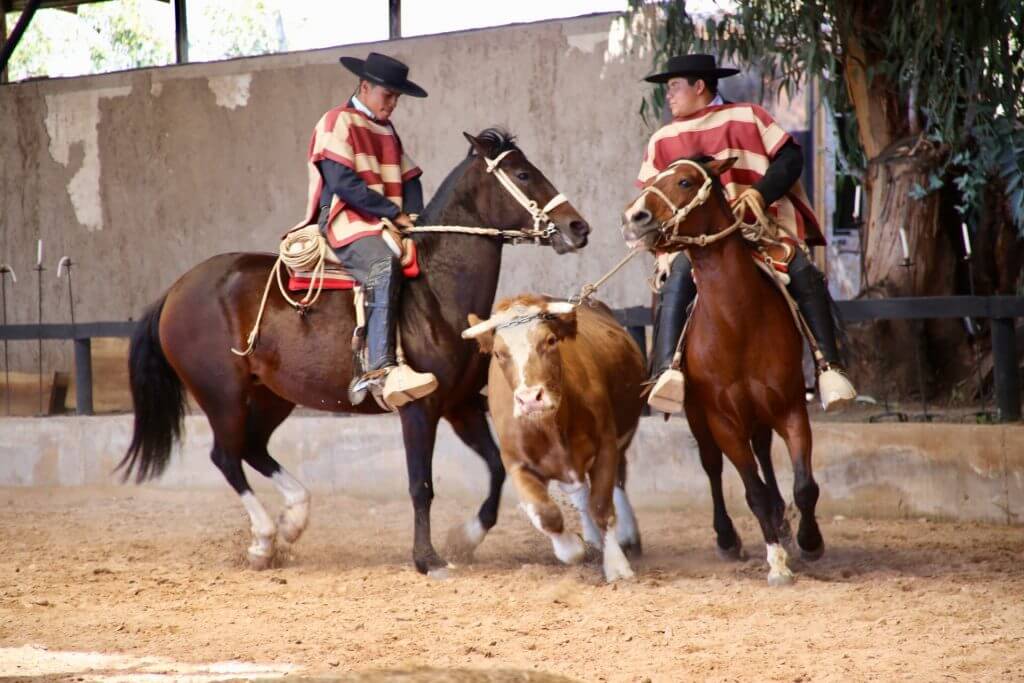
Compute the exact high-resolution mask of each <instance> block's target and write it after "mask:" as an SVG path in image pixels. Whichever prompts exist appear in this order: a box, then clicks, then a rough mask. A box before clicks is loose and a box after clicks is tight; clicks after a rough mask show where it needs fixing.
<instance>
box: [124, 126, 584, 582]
mask: <svg viewBox="0 0 1024 683" xmlns="http://www.w3.org/2000/svg"><path fill="white" fill-rule="evenodd" d="M463 135H465V136H466V139H467V140H469V142H470V149H469V152H468V153H467V155H466V157H465V158H464V159H463V160H462V161H461V162H460V163H459V164H458V165H457V166H456V167H455V169H454V170H452V171H451V172H450V173H449V174H448V176H447V177H446V178H445V180H444V181H443V182H442V184H441V186H440V187H439V189H438V191H437V193H436V194H435V196H434V197H433V198H432V200H431V201H430V203H429V204H428V206H427V207H426V209H425V210H424V212H423V215H422V216H421V218H420V221H419V222H420V223H421V224H423V225H435V226H437V225H449V226H466V227H474V226H480V227H488V228H492V229H493V230H491V231H490V234H489V235H481V234H466V232H465V231H463V232H462V233H418V234H414V235H413V238H414V240H415V242H416V246H417V251H418V254H419V263H420V266H421V270H422V274H421V275H420V276H419V277H418V278H416V279H412V280H408V281H407V282H406V283H405V286H404V288H403V293H402V300H401V310H400V314H399V325H400V328H399V329H400V330H401V331H402V344H403V347H404V353H405V357H406V359H407V360H408V362H409V364H410V365H411V366H412V367H414V368H416V369H417V370H420V371H422V372H432V373H434V375H435V376H436V378H437V381H438V387H437V389H436V391H434V393H432V394H430V395H429V396H426V397H424V398H422V399H419V400H416V401H413V402H411V403H408V404H406V405H404V406H402V407H401V408H399V409H398V414H399V418H400V421H401V426H402V438H403V441H404V445H405V454H406V465H407V470H408V477H409V480H408V481H409V495H410V497H411V499H412V505H413V511H414V515H413V518H414V529H415V530H414V540H413V550H412V556H413V562H414V564H415V566H416V569H417V570H418V571H419V572H420V573H424V574H426V573H428V572H434V571H437V572H443V571H445V568H446V567H447V566H448V563H447V562H446V561H445V560H444V559H443V558H442V557H441V555H439V554H438V552H437V551H436V550H435V549H434V546H433V544H432V542H431V533H430V506H431V501H432V500H433V497H434V488H433V477H432V471H431V466H432V460H433V451H434V441H435V438H436V434H437V426H438V422H439V421H440V419H441V418H444V419H446V420H447V421H448V422H449V423H450V424H451V426H452V428H453V429H454V431H455V433H456V434H457V435H458V437H459V438H460V439H461V440H462V441H463V443H465V444H466V445H467V446H469V447H470V448H471V449H472V450H473V451H474V452H476V453H477V454H478V455H479V456H480V457H481V458H483V460H484V461H485V462H486V464H487V468H488V471H489V474H490V488H489V491H488V495H487V498H486V499H485V500H484V502H483V504H482V505H481V506H480V508H479V511H478V513H477V514H476V516H475V517H473V518H471V519H470V520H469V521H468V522H467V523H466V524H464V525H463V526H462V527H461V533H458V534H455V535H454V538H455V540H456V541H459V543H457V544H456V548H457V549H459V550H461V551H463V552H467V551H468V552H471V550H472V548H474V547H476V545H478V544H479V543H480V542H481V541H482V540H483V537H484V536H485V535H486V533H487V531H488V530H489V529H491V528H492V527H493V526H494V524H495V523H496V521H497V516H498V507H499V502H500V498H501V489H502V485H503V483H504V481H505V470H504V468H503V466H502V463H501V457H500V454H499V451H498V447H497V446H496V445H495V442H494V438H493V437H492V435H491V432H490V429H489V428H488V425H487V419H486V416H485V411H486V402H485V401H484V399H483V397H482V396H481V395H480V390H481V389H482V388H483V386H484V384H485V382H486V380H487V359H486V357H483V356H481V355H480V354H479V353H478V352H477V349H476V344H475V343H474V342H471V341H465V340H463V339H462V338H461V336H460V335H461V333H462V331H463V330H464V329H466V327H467V317H468V316H469V315H470V314H474V315H477V316H482V317H486V316H487V315H489V314H490V311H491V305H492V304H493V302H494V296H495V291H496V289H497V285H498V274H499V270H500V266H501V254H502V243H503V242H504V241H505V240H506V238H507V239H509V240H511V239H512V235H513V234H515V233H519V235H520V237H521V235H522V234H523V229H524V227H525V228H536V226H537V224H538V223H537V221H538V220H540V219H541V218H543V219H545V220H547V221H548V227H547V229H546V230H542V231H538V230H534V233H535V234H541V233H543V236H541V237H537V238H536V241H537V242H538V243H541V244H546V245H550V246H551V247H552V248H553V249H554V250H555V252H556V253H559V254H562V253H567V252H569V251H575V250H578V249H581V248H583V247H584V246H586V243H587V235H588V234H589V232H590V227H589V225H588V224H587V222H586V221H585V220H583V218H582V217H581V216H580V214H579V213H578V212H577V211H576V209H575V208H574V207H573V206H572V204H571V203H569V202H567V201H564V197H562V195H561V194H560V193H559V192H558V190H556V189H555V187H554V186H553V185H552V184H551V182H550V181H549V180H548V179H547V178H546V177H545V175H544V174H543V173H542V172H541V171H540V170H538V169H537V168H536V167H535V166H534V165H533V164H532V163H530V161H529V160H528V159H527V157H526V155H525V154H524V153H523V152H522V150H520V149H519V147H518V145H517V144H516V142H515V138H514V137H513V136H512V135H511V134H509V133H508V132H506V131H503V130H500V129H495V128H488V129H486V130H484V131H482V132H481V133H480V134H479V135H477V136H475V137H474V136H472V135H469V134H468V133H463ZM496 169H497V170H496ZM499 176H501V177H499ZM498 181H501V184H499V182H498ZM509 183H511V186H506V185H507V184H509ZM516 190H518V193H517V192H516ZM517 194H518V196H516V195H517ZM555 204H557V206H555ZM538 206H544V207H545V208H548V207H549V206H554V208H553V209H551V210H550V213H546V212H545V211H544V210H542V209H538V208H537V207H538ZM484 232H487V231H484ZM274 263H275V257H274V256H272V255H270V254H260V253H227V254H220V255H217V256H214V257H212V258H210V259H208V260H207V261H205V262H203V263H201V264H199V265H197V266H195V267H194V268H192V269H191V270H190V271H188V272H186V273H185V274H184V275H182V276H181V277H180V278H179V279H178V280H177V282H175V283H174V284H173V285H171V287H170V288H169V289H168V290H167V291H166V293H165V294H164V295H163V296H161V297H160V298H159V299H158V300H157V301H156V302H155V303H154V304H153V305H152V306H151V307H150V308H149V309H148V311H147V312H146V313H145V315H144V317H143V318H142V319H141V320H140V321H139V324H138V327H137V328H136V331H135V333H134V335H133V337H132V340H131V345H130V350H129V369H130V384H131V393H132V403H133V405H134V409H135V420H134V430H133V435H132V440H131V444H130V446H129V448H128V450H127V452H126V453H125V456H124V458H123V459H122V460H121V462H120V464H119V465H118V468H119V469H121V470H122V471H123V476H124V478H125V479H128V478H129V477H130V476H131V475H132V472H133V471H134V473H135V478H136V481H137V482H140V483H141V482H143V481H145V480H147V479H152V478H154V477H158V476H159V475H160V474H161V473H162V472H163V471H164V469H165V468H166V466H167V463H168V461H169V459H170V455H171V451H172V448H173V445H174V443H175V442H176V441H177V440H178V439H179V437H180V434H181V428H182V420H183V417H184V412H185V395H184V390H185V389H187V390H188V391H189V392H190V393H191V394H192V396H193V397H194V398H195V401H196V403H198V405H199V407H200V408H201V409H202V411H203V412H204V413H205V414H206V417H207V419H208V420H209V423H210V427H211V428H212V431H213V448H212V450H211V452H210V457H211V459H212V460H213V463H214V465H216V466H217V468H219V469H220V471H221V472H222V473H223V475H224V477H225V479H226V480H227V482H228V484H230V486H231V487H232V488H233V489H234V490H235V492H236V493H237V494H238V495H239V497H240V498H241V501H242V504H243V505H244V507H245V509H246V511H247V512H248V514H249V517H250V519H251V522H252V544H251V545H250V546H249V548H248V559H249V563H250V565H251V566H252V567H253V568H256V569H261V568H265V567H267V566H269V565H270V564H271V561H272V559H273V557H274V553H275V546H276V534H277V533H280V537H281V539H282V540H283V541H285V542H287V543H294V542H295V541H296V540H298V538H299V536H300V535H301V534H302V532H303V530H304V529H305V527H306V525H307V523H308V515H309V492H308V490H307V489H306V487H305V486H303V484H301V483H300V482H299V481H298V480H297V479H296V478H295V477H294V476H292V475H291V474H290V473H289V472H287V471H286V470H285V469H284V468H283V467H281V465H280V464H279V463H278V462H277V461H276V460H275V459H274V458H273V457H271V455H270V453H269V452H268V451H267V442H268V440H269V439H270V436H271V434H272V433H273V432H274V430H275V429H276V428H277V427H278V425H280V424H281V423H282V422H283V421H284V420H285V418H287V417H288V415H289V414H290V413H291V412H292V410H293V408H294V407H295V406H296V405H302V406H306V407H309V408H315V409H319V410H326V411H330V412H336V413H365V414H374V413H381V412H385V411H384V409H383V408H381V407H379V406H378V405H377V404H376V403H375V402H374V401H372V400H368V401H364V402H362V403H360V404H359V405H352V403H351V402H350V400H349V396H348V385H349V382H350V380H351V378H352V374H353V358H352V351H351V345H350V339H351V338H352V333H353V329H354V327H355V325H356V320H355V308H354V305H353V294H352V292H350V291H335V292H325V293H324V295H323V296H321V297H320V298H319V300H318V301H317V303H316V305H315V306H314V307H312V308H309V309H306V310H303V311H302V315H296V311H295V309H293V308H292V307H291V306H290V305H289V304H288V303H287V302H286V301H285V299H284V297H282V295H281V293H280V292H279V291H278V290H277V289H276V288H271V290H270V293H269V296H268V299H267V302H266V309H265V312H264V314H263V319H262V322H261V327H260V331H259V337H258V340H257V342H256V345H255V348H254V350H253V352H252V353H251V354H250V355H248V356H239V355H236V354H233V353H232V352H231V348H232V347H239V348H241V346H244V344H241V346H240V343H241V342H242V341H243V340H244V339H245V338H246V334H247V332H248V330H249V329H250V328H251V327H252V325H253V322H254V320H255V318H256V316H257V312H258V310H259V308H260V300H261V297H262V293H263V289H264V285H265V283H266V281H267V276H268V273H270V272H271V268H272V267H273V266H274ZM243 461H244V462H246V463H248V464H249V465H250V466H251V467H252V468H253V469H255V470H256V471H257V472H259V473H260V474H261V475H263V476H264V477H268V478H270V479H271V481H272V482H273V483H274V485H275V487H276V488H277V489H278V491H279V492H280V494H281V495H282V496H283V498H284V503H285V507H284V510H283V512H282V514H281V516H280V518H279V520H278V522H277V523H276V524H275V522H274V520H273V519H272V518H271V517H270V515H269V514H268V513H267V512H266V510H265V509H264V507H263V505H262V503H261V502H260V501H259V499H258V498H257V497H256V495H255V494H254V493H253V491H252V489H251V488H250V487H249V484H248V482H247V480H246V477H245V474H244V472H243V471H242V463H243ZM460 536H461V538H460Z"/></svg>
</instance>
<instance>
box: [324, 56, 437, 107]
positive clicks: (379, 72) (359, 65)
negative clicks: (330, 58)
mask: <svg viewBox="0 0 1024 683" xmlns="http://www.w3.org/2000/svg"><path fill="white" fill-rule="evenodd" d="M338 61H339V62H341V64H342V66H344V67H345V68H346V69H348V70H349V71H351V72H352V73H354V74H355V75H356V76H359V78H362V79H365V80H367V81H370V82H371V83H376V84H377V85H383V86H384V87H385V88H391V89H392V90H395V91H397V92H400V93H402V94H405V95H411V96H412V97H426V96H427V91H426V90H424V89H423V88H421V87H420V86H418V85H416V84H415V83H413V82H412V81H410V80H409V67H407V66H406V65H405V64H403V63H402V62H400V61H398V60H397V59H394V58H392V57H388V56H387V55H382V54H380V53H379V52H371V53H370V54H369V55H367V57H366V59H359V58H358V57H341V58H340V59H339V60H338Z"/></svg>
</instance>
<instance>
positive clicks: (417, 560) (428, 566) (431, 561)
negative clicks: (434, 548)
mask: <svg viewBox="0 0 1024 683" xmlns="http://www.w3.org/2000/svg"><path fill="white" fill-rule="evenodd" d="M412 561H413V564H415V565H416V571H418V572H419V573H420V574H429V573H430V572H432V571H437V570H438V569H448V563H447V562H445V561H444V560H443V559H441V556H440V555H438V554H437V553H436V552H432V553H430V554H429V555H427V556H425V557H413V559H412Z"/></svg>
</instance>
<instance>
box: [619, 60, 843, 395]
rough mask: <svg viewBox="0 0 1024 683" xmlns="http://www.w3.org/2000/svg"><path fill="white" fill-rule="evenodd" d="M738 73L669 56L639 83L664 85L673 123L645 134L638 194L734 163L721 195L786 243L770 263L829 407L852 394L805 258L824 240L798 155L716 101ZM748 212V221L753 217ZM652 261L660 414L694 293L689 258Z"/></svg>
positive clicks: (768, 125)
mask: <svg viewBox="0 0 1024 683" xmlns="http://www.w3.org/2000/svg"><path fill="white" fill-rule="evenodd" d="M737 73H739V69H731V68H722V67H719V66H717V64H716V63H715V58H714V57H713V56H712V55H704V54H693V55H681V56H676V57H672V58H670V59H669V60H668V64H667V67H666V69H665V70H664V71H662V72H660V73H654V74H651V75H649V76H647V77H646V78H645V79H644V80H646V81H648V82H650V83H659V84H660V83H664V84H666V92H667V100H668V104H669V107H670V109H671V111H672V121H671V122H670V123H668V124H667V125H665V126H663V127H662V128H661V129H659V130H658V131H657V132H656V133H654V135H652V136H651V139H650V141H649V142H648V144H647V150H646V153H645V155H644V160H643V164H642V166H641V167H640V173H639V175H638V177H637V186H638V187H643V186H644V185H645V184H646V183H647V182H648V181H649V180H650V179H651V178H653V177H654V176H656V175H657V174H658V173H659V172H661V171H663V170H665V169H666V168H667V167H668V166H669V164H671V163H672V162H673V161H675V160H676V159H680V158H683V157H686V158H698V157H702V156H709V157H714V158H717V159H723V158H726V157H739V158H738V160H737V162H736V164H735V165H734V166H733V167H732V168H731V169H730V170H728V171H726V172H725V173H723V174H722V178H721V181H722V185H723V188H724V190H725V194H726V196H727V197H728V199H729V200H730V201H731V202H732V203H733V205H734V207H738V206H740V205H743V206H746V205H748V204H756V206H757V207H758V208H759V209H760V212H761V213H764V212H766V211H767V213H769V214H770V215H771V217H772V218H773V219H774V221H775V223H776V224H777V225H778V226H779V228H781V230H780V233H779V235H777V236H776V237H777V239H780V240H781V241H782V242H783V243H784V245H786V246H785V247H784V249H783V252H784V253H782V254H780V253H778V251H775V252H774V253H772V254H771V256H772V257H773V259H774V262H775V265H776V267H778V268H779V269H780V270H784V271H785V272H786V273H787V275H788V278H789V284H788V285H787V289H788V291H789V293H790V295H791V296H792V297H793V299H794V300H795V301H796V303H797V306H798V307H799V309H800V312H801V314H802V315H803V317H804V318H805V319H806V321H807V324H808V326H809V327H810V328H811V332H812V333H813V334H814V338H815V340H816V341H817V343H818V346H819V348H820V350H821V353H822V355H823V356H824V360H825V362H826V363H827V364H828V367H827V369H826V370H825V371H824V372H823V373H822V374H821V375H820V376H819V378H818V386H819V392H820V394H821V400H822V405H823V406H824V408H825V410H829V409H832V408H836V407H838V406H840V405H843V404H845V403H847V402H849V401H851V400H852V399H853V398H855V397H856V395H857V394H856V391H855V390H854V388H853V385H852V384H850V381H849V380H848V379H847V378H846V376H845V375H844V374H843V369H842V365H841V362H840V356H839V348H838V345H837V343H836V330H835V323H834V320H833V317H832V312H831V305H830V303H831V302H830V299H829V296H828V290H827V288H826V286H825V278H824V276H822V274H821V273H820V272H819V271H818V269H817V268H816V267H815V266H814V265H813V264H812V263H811V261H810V259H808V257H807V254H806V245H812V246H814V245H824V244H825V239H824V236H823V235H822V233H821V229H820V228H819V226H818V221H817V218H816V217H815V215H814V211H813V210H812V209H811V207H810V203H809V202H808V200H807V195H806V194H805V193H804V189H803V187H802V185H801V184H800V173H801V171H802V170H803V153H802V152H801V149H800V146H799V145H798V144H797V142H796V141H795V140H794V139H793V137H792V136H790V135H789V134H788V133H786V132H785V131H784V130H782V128H781V127H779V125H778V124H777V123H776V122H775V121H774V120H773V119H772V117H771V115H770V114H768V112H766V111H765V110H764V109H762V108H761V107H758V106H757V105H754V104H748V103H732V102H727V101H725V100H723V99H722V96H721V95H720V94H719V92H718V81H719V79H721V78H726V77H728V76H733V75H735V74H737ZM747 214H748V219H749V217H750V215H751V213H750V211H749V210H748V212H747ZM658 261H659V282H660V289H659V292H658V306H657V318H656V321H655V327H654V342H653V348H652V351H651V363H650V373H651V374H650V377H651V380H652V381H654V382H655V384H654V388H653V389H652V391H651V395H650V397H649V399H648V402H649V403H650V404H651V405H652V406H655V407H658V408H659V409H664V408H663V407H664V406H667V405H672V406H673V407H676V405H677V404H676V403H674V400H675V401H677V400H678V395H679V393H678V392H679V387H673V386H670V385H671V383H672V380H671V379H670V378H671V377H672V374H671V373H666V371H667V370H669V369H671V367H672V363H673V356H674V354H675V351H676V347H677V345H678V343H679V337H680V335H681V334H682V332H683V328H684V325H685V323H686V318H687V311H688V308H689V306H690V304H691V303H693V301H694V299H695V297H696V296H697V287H696V285H695V283H694V279H693V274H692V271H691V266H690V261H689V259H688V258H687V255H686V253H685V252H679V253H677V254H674V255H672V256H671V257H670V256H668V255H659V258H658ZM787 261H788V263H787ZM673 399H674V400H673ZM677 409H681V407H679V408H677Z"/></svg>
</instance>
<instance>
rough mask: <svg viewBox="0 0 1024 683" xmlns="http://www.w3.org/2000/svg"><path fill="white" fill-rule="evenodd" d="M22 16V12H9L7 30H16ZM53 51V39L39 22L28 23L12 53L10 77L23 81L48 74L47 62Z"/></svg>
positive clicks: (9, 66)
mask: <svg viewBox="0 0 1024 683" xmlns="http://www.w3.org/2000/svg"><path fill="white" fill-rule="evenodd" d="M20 18H21V13H20V12H8V13H7V15H6V19H7V31H8V33H9V32H10V31H13V30H14V27H15V26H16V25H17V23H18V19H20ZM52 51H53V41H52V40H51V39H50V36H49V35H48V34H47V32H46V31H44V30H43V27H42V26H41V25H40V24H39V23H38V22H32V23H31V24H29V25H28V29H26V31H25V34H24V35H23V36H22V37H21V42H19V43H18V49H16V50H15V51H14V54H13V55H11V60H10V61H9V62H8V63H7V73H8V77H9V78H10V80H12V81H21V80H24V79H26V78H34V77H36V76H45V75H46V63H47V59H48V57H49V55H50V54H51V52H52Z"/></svg>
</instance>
